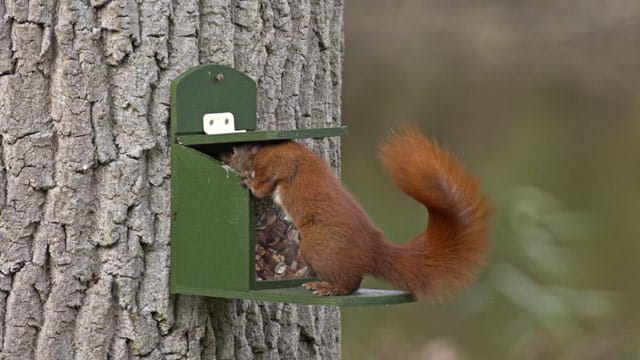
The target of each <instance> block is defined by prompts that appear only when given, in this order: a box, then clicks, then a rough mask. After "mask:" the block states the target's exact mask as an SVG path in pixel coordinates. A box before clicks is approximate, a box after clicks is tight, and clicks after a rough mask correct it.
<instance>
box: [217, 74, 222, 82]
mask: <svg viewBox="0 0 640 360" xmlns="http://www.w3.org/2000/svg"><path fill="white" fill-rule="evenodd" d="M222 79H224V76H223V75H222V73H218V75H216V80H218V81H222Z"/></svg>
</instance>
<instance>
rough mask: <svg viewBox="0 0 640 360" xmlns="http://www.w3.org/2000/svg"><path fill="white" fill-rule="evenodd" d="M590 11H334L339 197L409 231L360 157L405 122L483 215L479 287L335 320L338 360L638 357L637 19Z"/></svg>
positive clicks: (407, 211) (401, 209)
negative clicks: (491, 213)
mask: <svg viewBox="0 0 640 360" xmlns="http://www.w3.org/2000/svg"><path fill="white" fill-rule="evenodd" d="M595 4H596V3H595V2H591V1H589V2H580V1H569V2H564V3H562V4H558V3H555V2H509V1H504V0H502V1H491V2H480V3H478V2H465V1H453V2H438V1H435V2H422V1H418V0H409V1H405V2H402V3H396V2H380V1H377V2H368V1H360V2H358V1H356V2H351V3H349V4H348V6H347V13H346V17H345V26H346V38H347V47H346V49H347V57H346V61H345V77H344V84H343V86H344V94H343V106H344V123H345V124H346V125H348V126H349V136H347V137H346V138H345V139H344V141H343V154H344V157H343V178H344V180H345V182H346V184H347V186H348V187H349V188H350V189H351V190H352V191H353V192H354V194H355V196H356V197H357V198H358V200H360V201H361V202H362V204H363V206H364V207H365V208H366V209H367V210H368V211H369V213H370V214H371V216H372V218H373V219H374V221H375V222H376V223H377V224H378V225H379V226H380V227H381V228H382V229H383V230H384V231H385V232H386V233H387V235H388V236H389V237H390V238H392V239H394V240H396V241H398V242H403V241H407V240H408V239H410V238H411V237H413V236H415V234H417V233H418V232H420V231H422V230H423V229H424V226H425V224H426V213H425V212H424V210H423V208H422V207H421V206H419V205H417V204H415V203H414V202H413V201H412V200H410V199H408V198H407V197H405V196H403V195H401V193H400V192H399V191H397V190H396V189H395V188H393V185H392V184H391V183H390V182H389V181H388V179H387V177H386V175H385V174H383V172H382V171H381V169H380V165H379V164H378V162H377V160H376V156H375V146H376V144H377V143H379V141H380V139H381V138H382V137H383V136H384V134H385V133H386V132H387V131H388V129H389V128H391V127H394V126H396V125H397V124H400V123H405V122H411V123H414V124H416V125H418V126H419V127H420V128H422V129H424V130H425V131H426V132H427V133H428V134H429V135H431V136H434V137H436V138H437V139H438V140H439V142H440V143H441V144H443V145H445V146H447V147H449V148H450V150H451V151H452V152H453V153H454V154H455V155H456V156H457V157H458V158H460V159H461V160H462V161H463V162H464V163H465V164H466V165H467V167H468V168H469V169H470V171H471V172H473V173H475V174H476V175H478V176H479V177H480V178H481V179H482V182H483V187H484V189H485V190H486V191H487V192H488V193H489V194H490V195H491V197H492V198H493V200H494V202H495V204H496V208H497V213H496V216H495V219H494V221H495V226H494V233H493V243H492V251H491V255H490V257H489V259H488V263H487V266H486V268H485V270H484V271H483V273H482V275H481V277H480V279H479V281H478V282H477V283H476V284H474V285H473V286H472V287H470V288H469V289H468V290H467V291H465V292H463V293H461V294H459V296H458V297H456V298H455V299H452V300H451V302H449V303H446V304H432V303H428V302H422V303H418V304H412V305H402V306H392V307H388V308H383V309H371V308H368V309H344V310H343V339H344V340H343V341H344V346H343V353H344V357H345V358H346V359H362V358H379V359H386V358H389V359H391V358H406V359H422V358H430V357H425V356H426V355H425V354H427V353H428V354H434V351H435V353H442V354H444V353H449V354H453V355H452V356H453V357H452V358H453V359H460V358H466V359H503V358H506V359H636V358H638V356H640V330H639V329H640V312H639V311H638V310H637V305H636V304H637V303H639V302H640V287H639V286H638V281H637V279H636V274H638V273H640V262H638V255H637V254H640V242H638V241H637V239H638V234H640V222H638V221H637V217H638V215H640V206H639V205H638V204H640V186H638V184H640V165H638V164H640V161H638V154H639V152H638V146H637V142H638V140H637V139H638V136H639V135H640V125H639V124H640V122H638V118H640V86H639V85H638V84H640V73H639V72H638V71H637V69H638V68H640V48H638V47H637V46H636V44H635V42H634V41H635V40H633V39H632V37H629V36H628V34H630V33H636V34H637V33H638V31H640V21H638V20H640V18H639V16H638V14H639V12H638V11H637V10H638V5H637V4H635V3H633V2H624V1H617V0H616V1H613V2H610V3H608V5H607V11H606V12H603V11H601V10H602V9H601V6H596V5H595ZM380 24H384V26H381V25H380ZM398 161H402V160H401V159H399V160H398ZM367 281H368V282H367V285H368V286H373V285H372V284H371V283H370V282H369V281H372V280H367ZM376 285H377V283H376ZM434 349H435V350H434ZM394 351H395V352H394ZM390 354H395V355H390ZM394 356H395V357H394ZM430 356H434V357H433V358H436V357H435V356H436V355H430Z"/></svg>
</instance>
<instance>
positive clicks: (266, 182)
mask: <svg viewBox="0 0 640 360" xmlns="http://www.w3.org/2000/svg"><path fill="white" fill-rule="evenodd" d="M380 157H381V159H382V162H383V164H384V166H385V168H386V170H387V172H388V173H389V175H390V176H391V178H392V179H393V180H394V182H395V183H396V185H397V186H398V187H399V188H400V189H401V190H402V191H403V192H405V193H406V194H408V195H409V196H411V197H413V198H414V199H415V200H417V201H418V202H420V203H422V204H423V205H424V206H425V207H426V208H427V209H428V214H429V217H428V226H427V229H426V230H425V231H424V232H423V233H421V234H419V235H418V236H416V238H415V239H413V240H411V241H409V242H407V243H404V244H399V245H398V244H394V243H392V242H390V241H388V240H387V238H386V237H385V235H384V234H383V233H382V232H381V231H380V230H379V229H378V228H377V227H376V226H375V225H374V224H373V223H372V221H371V220H370V219H369V217H368V216H367V214H366V213H365V211H364V210H363V209H362V207H361V206H360V205H359V204H358V203H357V202H356V201H355V200H354V198H353V197H352V195H351V194H350V193H349V192H348V191H347V190H346V189H345V188H344V187H343V186H342V185H341V183H340V181H339V180H338V179H337V177H336V176H335V175H334V174H333V172H332V171H331V169H330V167H329V165H328V164H327V163H326V162H325V161H323V160H322V159H320V158H319V157H317V156H316V155H315V154H313V153H312V152H311V151H310V150H308V149H306V148H305V147H304V146H303V145H300V144H298V143H296V142H293V141H284V142H279V143H271V144H265V145H258V144H249V145H243V146H236V147H234V150H233V153H232V154H230V155H229V154H227V155H226V156H225V157H223V158H222V160H223V161H224V162H226V163H227V164H228V165H230V166H231V167H232V168H234V169H235V170H237V171H238V173H239V174H240V177H241V183H242V184H243V185H244V186H246V187H247V188H249V190H250V191H251V193H253V195H254V196H255V197H257V198H263V197H266V196H272V197H273V200H274V202H275V203H276V204H278V205H279V206H281V207H282V209H283V210H284V211H285V214H286V215H287V217H288V218H289V219H290V220H291V221H292V222H293V224H294V225H295V226H296V227H297V228H298V230H299V232H300V249H299V252H300V255H301V257H302V259H303V260H304V261H305V262H306V263H307V264H308V265H309V266H310V267H311V268H312V269H313V271H314V272H315V274H316V275H317V276H318V277H319V278H320V280H321V281H317V282H308V283H305V284H304V285H303V286H304V287H305V288H306V289H308V290H311V291H313V293H315V294H317V295H322V296H327V295H347V294H350V293H353V292H354V291H356V290H357V289H358V288H359V287H360V282H361V281H362V277H363V276H364V275H365V274H370V275H373V276H374V277H377V278H381V279H384V280H386V281H389V282H391V283H392V284H393V285H394V286H396V287H398V288H400V289H403V290H407V291H409V292H410V293H411V294H412V296H413V297H414V298H418V297H422V296H428V297H431V298H435V299H440V298H442V297H446V296H448V295H450V294H452V293H453V292H454V291H456V290H458V289H460V288H463V287H465V286H466V285H468V284H469V283H470V282H472V281H473V280H474V278H475V276H476V273H477V271H478V270H479V268H480V267H481V266H482V264H483V262H484V259H485V255H486V253H487V250H488V238H489V218H490V215H491V213H492V207H491V205H490V203H489V201H488V199H487V197H485V196H483V195H481V194H480V193H479V189H478V187H479V183H478V182H477V181H476V180H474V179H473V178H471V177H470V176H469V175H467V173H466V171H465V170H464V169H463V168H462V166H461V165H459V164H458V163H457V162H456V161H455V160H454V159H453V158H452V157H451V155H450V154H449V153H448V152H447V151H445V150H442V149H441V148H439V147H438V146H437V144H436V143H434V142H432V141H430V140H429V139H427V138H426V137H425V136H424V135H422V133H420V132H419V131H417V130H413V129H404V130H401V131H398V132H395V133H394V134H392V135H391V136H390V137H389V138H388V139H387V141H386V142H385V143H383V144H382V145H381V147H380Z"/></svg>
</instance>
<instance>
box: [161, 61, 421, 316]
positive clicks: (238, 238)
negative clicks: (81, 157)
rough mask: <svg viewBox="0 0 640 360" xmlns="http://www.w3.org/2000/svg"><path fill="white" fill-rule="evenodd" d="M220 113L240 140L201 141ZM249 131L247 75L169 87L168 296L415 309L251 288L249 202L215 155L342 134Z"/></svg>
mask: <svg viewBox="0 0 640 360" xmlns="http://www.w3.org/2000/svg"><path fill="white" fill-rule="evenodd" d="M222 113H226V114H232V117H233V119H234V122H235V129H241V130H246V132H237V133H225V134H217V135H207V134H205V133H204V130H205V127H206V126H207V123H204V124H203V118H204V116H205V115H206V114H213V115H206V116H214V117H216V116H218V115H219V114H222ZM215 114H218V115H215ZM225 120H227V119H225ZM210 124H213V120H212V121H211V123H210ZM255 129H256V84H255V82H254V81H253V80H252V79H251V78H249V77H248V76H246V75H245V74H243V73H241V72H238V71H236V70H234V69H232V68H229V67H226V66H220V65H200V66H197V67H194V68H192V69H190V70H188V71H186V72H184V73H183V74H182V75H180V76H179V77H178V78H177V79H176V80H175V81H173V83H172V84H171V213H172V222H171V293H173V294H191V295H204V296H212V297H221V298H232V299H253V300H265V301H280V302H288V303H301V304H319V305H374V304H396V303H405V302H411V301H413V300H412V298H411V296H410V295H409V293H407V292H402V291H391V290H371V289H360V290H358V291H357V292H356V293H354V294H352V295H348V296H333V297H321V296H317V295H314V294H312V293H311V292H309V291H307V290H305V289H303V288H302V287H301V286H300V285H301V284H302V283H303V282H306V281H309V280H312V279H308V278H307V279H295V280H269V281H260V280H256V275H255V208H254V199H253V197H252V196H251V195H250V193H249V191H248V190H247V189H244V188H242V187H241V186H240V179H239V177H238V176H237V175H236V174H235V173H234V172H231V171H227V170H226V169H225V168H223V167H222V164H221V162H220V161H218V160H217V159H215V158H214V156H213V155H214V154H215V153H216V151H219V150H220V149H221V146H222V147H224V146H229V144H231V143H237V142H248V141H250V142H256V141H272V140H284V139H299V138H324V137H331V136H343V135H345V134H346V133H347V129H346V127H336V128H324V129H304V130H278V131H256V130H255ZM303 241H304V240H303Z"/></svg>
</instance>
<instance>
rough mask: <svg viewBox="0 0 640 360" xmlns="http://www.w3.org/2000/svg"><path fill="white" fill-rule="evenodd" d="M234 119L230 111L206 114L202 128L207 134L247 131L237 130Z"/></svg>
mask: <svg viewBox="0 0 640 360" xmlns="http://www.w3.org/2000/svg"><path fill="white" fill-rule="evenodd" d="M234 120H235V119H234V117H233V114H232V113H230V112H225V113H213V114H204V116H203V117H202V128H203V129H204V133H205V134H207V135H213V134H228V133H238V132H245V131H246V130H236V125H235V121H234Z"/></svg>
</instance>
